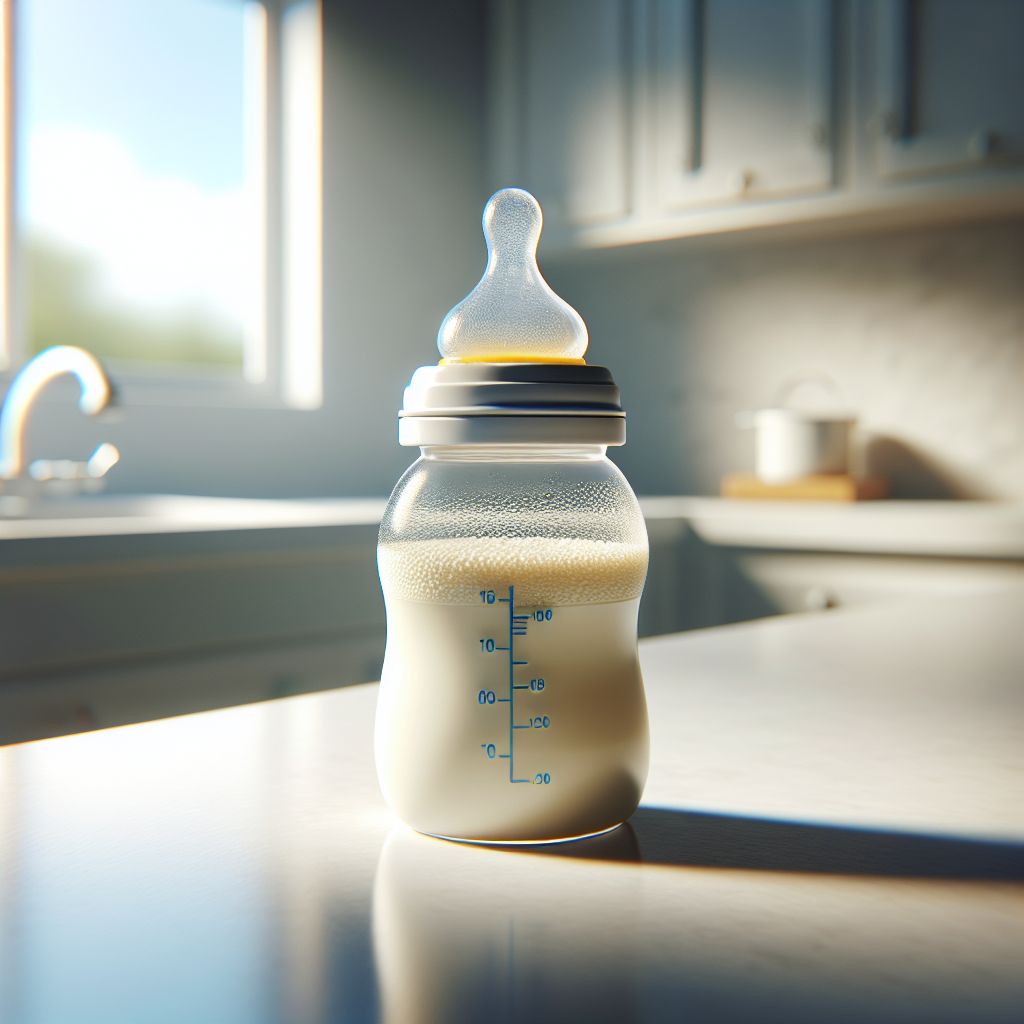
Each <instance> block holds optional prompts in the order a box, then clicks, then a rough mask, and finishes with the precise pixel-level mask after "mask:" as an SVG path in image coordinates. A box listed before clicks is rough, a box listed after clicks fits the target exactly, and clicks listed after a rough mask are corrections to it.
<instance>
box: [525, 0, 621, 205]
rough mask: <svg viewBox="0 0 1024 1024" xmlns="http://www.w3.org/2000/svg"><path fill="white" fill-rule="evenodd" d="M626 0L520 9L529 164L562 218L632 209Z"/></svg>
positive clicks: (541, 3) (542, 0)
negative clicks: (629, 201)
mask: <svg viewBox="0 0 1024 1024" xmlns="http://www.w3.org/2000/svg"><path fill="white" fill-rule="evenodd" d="M624 7H625V5H624V4H623V3H622V2H620V0H558V2H557V3H552V2H551V0H531V2H528V3H525V4H523V5H522V6H521V8H520V18H521V33H522V35H521V38H522V46H521V53H522V62H521V67H520V68H519V81H520V83H521V95H522V104H523V112H522V117H523V136H522V137H523V171H524V177H525V180H526V187H527V188H529V189H530V190H531V191H533V192H534V194H535V195H536V196H537V198H538V199H539V200H540V202H541V205H542V206H543V207H544V209H545V212H546V214H547V215H548V216H549V217H550V218H552V219H554V220H555V221H556V222H557V221H561V222H563V223H567V224H571V225H580V224H586V223H593V222H600V221H606V220H611V219H615V218H618V217H622V216H624V215H625V214H626V213H627V212H628V205H629V203H628V187H629V181H628V177H629V176H628V161H629V125H628V115H627V104H628V95H629V89H628V82H627V52H626V45H627V33H626V31H625V27H626V26H625V22H624V18H625V13H626V12H625V9H624Z"/></svg>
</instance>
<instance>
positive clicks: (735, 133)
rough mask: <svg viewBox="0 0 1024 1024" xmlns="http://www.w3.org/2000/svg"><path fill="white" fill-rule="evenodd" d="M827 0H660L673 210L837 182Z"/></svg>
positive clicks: (667, 173)
mask: <svg viewBox="0 0 1024 1024" xmlns="http://www.w3.org/2000/svg"><path fill="white" fill-rule="evenodd" d="M831 7H832V5H831V3H830V2H829V0H768V2H766V0H660V2H659V4H658V10H657V27H656V30H655V37H656V40H657V48H658V53H657V67H658V80H659V84H658V90H657V95H658V103H659V113H658V118H657V124H658V146H659V161H658V162H659V167H660V172H661V173H660V180H661V191H662V195H663V201H664V203H665V205H667V206H668V207H680V206H685V205H688V204H694V203H704V202H709V201H719V202H720V201H722V200H728V199H740V198H746V197H750V198H761V197H766V196H771V195H780V194H787V193H801V192H810V191H818V190H822V189H827V188H829V187H830V186H831V184H832V147H831V143H830V136H831V120H832V118H831V94H832V89H831V74H832V17H831V13H832V12H831Z"/></svg>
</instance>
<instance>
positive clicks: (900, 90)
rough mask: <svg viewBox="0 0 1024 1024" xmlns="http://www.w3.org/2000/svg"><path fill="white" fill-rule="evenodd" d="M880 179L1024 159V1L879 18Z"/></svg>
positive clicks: (885, 9)
mask: <svg viewBox="0 0 1024 1024" xmlns="http://www.w3.org/2000/svg"><path fill="white" fill-rule="evenodd" d="M873 27H874V39H873V45H872V47H871V51H872V52H873V53H874V54H876V55H877V64H876V75H877V88H876V92H875V102H876V105H877V108H878V109H877V110H876V112H875V115H874V118H873V120H872V121H871V122H870V126H871V127H872V128H874V129H875V133H876V135H877V137H878V154H877V155H878V163H877V167H878V173H879V175H881V176H882V177H892V178H895V177H900V176H923V175H932V174H934V173H936V172H940V171H953V170H956V171H959V172H960V173H963V172H964V171H966V170H969V169H977V168H979V167H980V166H982V165H983V164H984V163H989V164H999V163H1005V162H1007V161H1012V160H1015V159H1016V160H1019V159H1020V157H1021V156H1022V155H1024V3H1021V0H974V2H965V0H926V2H921V0H888V2H886V3H885V4H883V5H881V6H880V7H879V8H878V9H877V12H876V17H875V23H874V26H873Z"/></svg>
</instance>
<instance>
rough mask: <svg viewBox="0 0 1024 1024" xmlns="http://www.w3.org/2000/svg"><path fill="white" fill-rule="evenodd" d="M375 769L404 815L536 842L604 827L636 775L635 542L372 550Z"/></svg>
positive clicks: (452, 830) (642, 723) (631, 803)
mask: <svg viewBox="0 0 1024 1024" xmlns="http://www.w3.org/2000/svg"><path fill="white" fill-rule="evenodd" d="M378 561H379V566H380V577H381V581H382V584H383V588H384V597H385V602H386V605H387V616H388V641H387V652H386V655H385V659H384V669H383V672H382V676H381V693H380V700H379V703H378V708H377V726H376V744H375V746H376V757H377V771H378V774H379V777H380V781H381V786H382V788H383V791H384V796H385V797H386V799H387V801H388V803H389V804H390V805H391V807H392V809H393V810H394V811H395V813H396V814H397V815H398V817H399V818H400V819H401V820H402V821H403V822H405V823H406V824H407V825H410V826H411V827H413V828H415V829H417V830H419V831H421V832H429V833H432V834H435V835H443V836H451V837H456V838H465V839H478V840H486V841H510V842H515V841H538V840H550V839H562V838H568V837H571V836H578V835H586V834H589V833H592V832H598V831H601V830H603V829H607V828H611V827H613V826H614V825H617V824H618V823H619V822H621V821H624V820H625V819H626V818H627V817H629V815H630V814H632V812H633V811H634V810H635V809H636V806H637V804H638V802H639V800H640V795H641V793H642V792H643V787H644V783H645V781H646V778H647V765H648V730H647V706H646V701H645V698H644V691H643V682H642V680H641V677H640V667H639V662H638V659H637V645H636V617H637V609H638V607H639V603H640V592H641V590H642V588H643V582H644V577H645V575H646V571H647V549H646V545H641V544H622V543H611V542H609V543H605V542H602V541H591V540H579V539H561V540H552V539H546V538H532V537H526V538H475V537H471V538H453V539H442V540H429V541H421V542H402V543H395V544H384V545H382V546H381V547H380V549H379V554H378Z"/></svg>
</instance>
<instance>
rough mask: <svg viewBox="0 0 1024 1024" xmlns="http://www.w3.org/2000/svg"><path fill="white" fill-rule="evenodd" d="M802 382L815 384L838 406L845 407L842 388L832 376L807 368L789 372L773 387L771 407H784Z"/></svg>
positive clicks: (844, 396)
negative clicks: (797, 371)
mask: <svg viewBox="0 0 1024 1024" xmlns="http://www.w3.org/2000/svg"><path fill="white" fill-rule="evenodd" d="M804 384H817V385H818V387H820V388H821V390H822V391H824V392H825V393H826V394H827V395H828V396H829V398H831V399H832V400H833V401H834V402H835V403H836V405H837V406H838V407H839V408H841V409H845V408H846V407H847V403H846V395H844V394H843V389H842V388H841V387H840V386H839V384H838V383H837V382H836V381H835V379H834V378H832V377H830V376H829V375H828V374H827V373H822V372H821V371H818V370H807V371H802V372H800V373H792V374H790V375H789V376H788V377H787V378H786V379H785V380H784V381H783V382H782V383H781V384H780V385H779V386H778V387H777V388H776V389H775V394H774V396H773V397H772V408H773V409H785V408H786V403H787V402H788V401H789V399H790V398H791V397H792V395H793V392H794V391H796V389H797V388H799V387H802V386H803V385H804Z"/></svg>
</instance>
